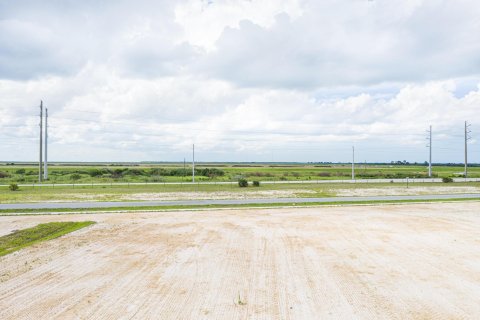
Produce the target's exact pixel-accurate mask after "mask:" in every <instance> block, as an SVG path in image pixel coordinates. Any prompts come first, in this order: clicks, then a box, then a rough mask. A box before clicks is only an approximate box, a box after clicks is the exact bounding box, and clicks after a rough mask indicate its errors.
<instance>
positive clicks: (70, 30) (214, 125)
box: [0, 0, 480, 163]
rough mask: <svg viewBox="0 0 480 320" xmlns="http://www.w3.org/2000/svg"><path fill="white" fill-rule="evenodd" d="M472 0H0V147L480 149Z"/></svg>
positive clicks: (223, 152) (231, 151)
mask: <svg viewBox="0 0 480 320" xmlns="http://www.w3.org/2000/svg"><path fill="white" fill-rule="evenodd" d="M478 17H480V3H479V2H478V1H477V0H456V1H451V0H275V1H273V0H235V1H234V0H179V1H172V0H169V1H166V0H165V1H153V0H136V1H126V0H115V1H114V0H111V1H109V0H102V1H99V0H84V1H73V0H44V1H37V0H30V1H29V0H16V1H8V0H0V161H36V160H37V158H38V148H39V147H38V136H39V116H38V114H39V105H40V101H41V100H43V104H44V106H45V107H46V108H48V112H49V118H48V130H49V131H48V135H49V145H48V157H49V160H51V161H107V162H110V161H118V162H120V161H183V159H184V158H185V159H186V160H187V161H190V160H191V158H192V144H195V151H196V153H195V158H196V160H198V161H248V162H265V161H273V162H280V161H286V162H322V161H323V162H349V161H351V158H352V146H355V151H356V153H355V159H356V161H357V162H364V161H367V162H390V161H398V160H400V161H401V160H406V161H410V162H415V161H416V162H424V161H426V160H428V148H427V144H428V141H427V139H426V138H427V136H428V134H427V130H428V129H429V126H430V125H431V126H432V128H433V130H432V131H433V143H432V146H433V162H458V163H460V162H463V161H464V125H465V121H468V123H469V124H470V127H469V131H471V133H469V136H470V137H471V139H470V140H469V142H468V149H469V161H471V162H477V163H479V162H480V148H479V137H480V116H479V115H480V41H479V40H478V39H479V36H478V35H479V34H480V19H479V18H478Z"/></svg>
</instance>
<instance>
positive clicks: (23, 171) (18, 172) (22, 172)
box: [15, 169, 25, 174]
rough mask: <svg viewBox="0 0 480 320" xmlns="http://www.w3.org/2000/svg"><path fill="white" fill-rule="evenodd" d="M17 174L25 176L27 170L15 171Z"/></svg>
mask: <svg viewBox="0 0 480 320" xmlns="http://www.w3.org/2000/svg"><path fill="white" fill-rule="evenodd" d="M15 173H16V174H25V169H18V170H17V171H15Z"/></svg>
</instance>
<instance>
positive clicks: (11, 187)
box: [8, 183, 20, 191]
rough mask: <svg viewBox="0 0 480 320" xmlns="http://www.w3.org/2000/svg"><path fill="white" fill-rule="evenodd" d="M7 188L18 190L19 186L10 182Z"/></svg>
mask: <svg viewBox="0 0 480 320" xmlns="http://www.w3.org/2000/svg"><path fill="white" fill-rule="evenodd" d="M8 189H10V191H18V190H19V189H20V188H19V187H18V184H16V183H11V184H10V185H9V186H8Z"/></svg>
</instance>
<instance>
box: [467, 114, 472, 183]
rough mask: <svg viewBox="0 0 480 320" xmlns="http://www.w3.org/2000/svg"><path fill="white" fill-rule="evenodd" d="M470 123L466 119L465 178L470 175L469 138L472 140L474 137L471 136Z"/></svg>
mask: <svg viewBox="0 0 480 320" xmlns="http://www.w3.org/2000/svg"><path fill="white" fill-rule="evenodd" d="M469 128H470V124H468V122H467V121H465V178H467V176H468V140H470V139H471V138H472V137H471V136H470V133H471V132H472V131H470V129H469Z"/></svg>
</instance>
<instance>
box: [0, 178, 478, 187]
mask: <svg viewBox="0 0 480 320" xmlns="http://www.w3.org/2000/svg"><path fill="white" fill-rule="evenodd" d="M453 181H454V182H480V178H454V179H453ZM391 182H393V183H407V182H409V183H439V182H442V179H440V178H432V179H430V178H416V179H411V178H409V179H355V180H350V179H342V180H289V181H261V183H262V184H296V183H305V184H315V183H349V184H350V183H353V184H355V183H360V184H368V183H391ZM204 184H213V185H217V184H218V185H223V184H226V185H229V184H237V182H236V181H233V182H232V181H201V182H114V183H48V182H46V183H43V184H36V183H33V184H19V186H20V187H42V188H55V187H74V186H92V187H93V186H145V185H204ZM0 186H2V187H6V186H8V184H0Z"/></svg>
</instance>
